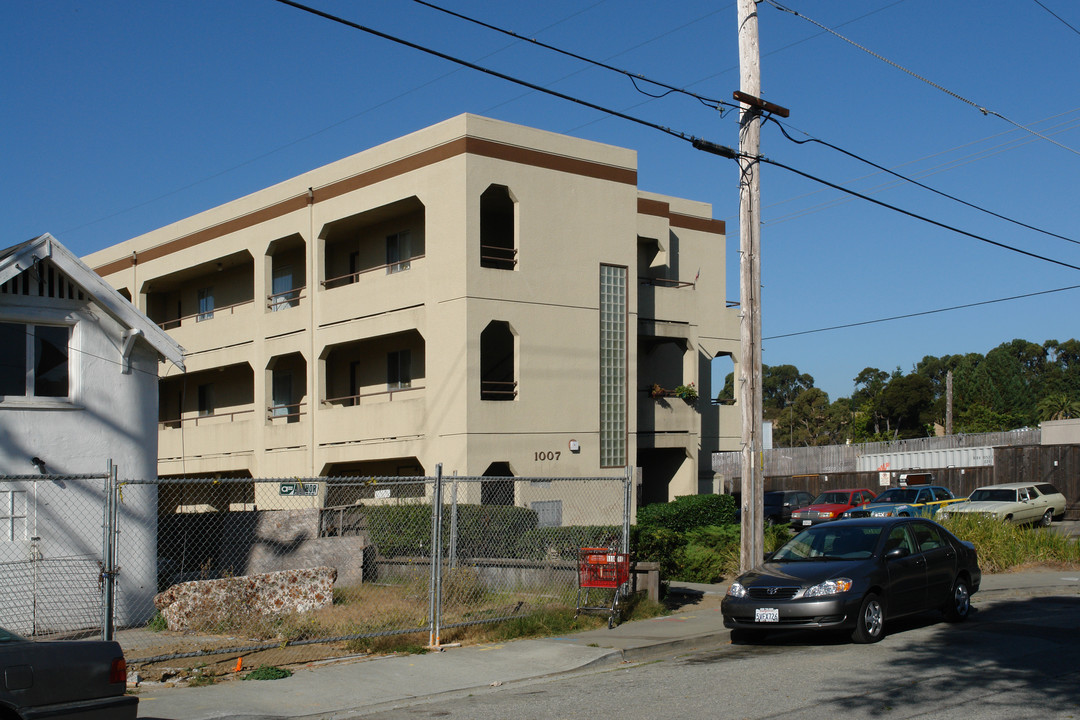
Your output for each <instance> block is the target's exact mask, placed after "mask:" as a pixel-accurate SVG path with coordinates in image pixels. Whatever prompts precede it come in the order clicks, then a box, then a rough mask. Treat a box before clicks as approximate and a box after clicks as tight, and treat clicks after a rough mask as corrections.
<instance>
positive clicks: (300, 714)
mask: <svg viewBox="0 0 1080 720" xmlns="http://www.w3.org/2000/svg"><path fill="white" fill-rule="evenodd" d="M726 589H727V588H726V585H697V584H690V583H673V584H672V592H673V593H676V594H678V595H680V596H681V597H682V598H683V599H684V600H686V604H685V605H684V606H683V607H682V609H681V610H680V611H678V612H676V613H675V614H673V615H670V616H667V617H662V618H653V619H650V620H641V621H637V622H630V623H624V624H622V625H619V626H618V627H615V628H614V629H611V630H608V629H607V628H602V629H599V630H591V631H588V632H583V633H578V634H575V635H573V636H568V637H554V638H546V639H543V640H518V641H514V642H508V643H502V644H489V645H474V646H469V647H461V648H448V649H446V650H444V651H442V652H435V653H429V654H427V655H407V656H393V657H380V658H376V659H367V660H363V661H353V662H338V663H328V664H323V665H312V666H307V667H303V668H300V669H297V670H295V671H294V674H293V676H292V677H289V678H285V679H282V680H273V681H247V682H241V681H229V682H223V683H220V684H217V685H211V686H208V687H197V688H164V687H152V686H144V687H142V688H140V691H139V717H141V718H156V719H161V720H166V719H167V720H181V719H182V720H211V719H212V718H235V719H237V720H239V719H241V718H248V719H251V720H254V719H256V718H304V717H311V718H325V719H327V720H329V719H331V718H345V717H349V716H350V715H352V714H353V713H354V712H360V711H368V712H370V711H373V710H376V709H380V708H389V707H394V706H396V705H401V704H408V703H409V702H411V701H414V700H417V699H420V698H430V697H432V696H438V695H455V694H464V693H469V692H475V691H479V690H482V689H486V688H489V687H493V686H499V685H504V684H508V683H514V682H521V681H525V680H529V679H534V678H542V677H546V676H551V675H558V674H562V673H569V672H573V671H576V670H583V669H586V668H596V667H604V666H614V665H617V664H619V663H621V662H640V661H643V660H649V659H652V658H656V657H661V656H665V655H671V654H676V653H680V652H689V651H693V650H704V649H708V648H715V647H719V646H721V645H725V644H727V643H728V642H729V641H730V639H729V638H730V633H729V631H728V630H725V629H724V625H723V619H722V618H721V615H720V599H721V598H722V597H723V593H724V592H725V591H726ZM1058 594H1069V595H1076V594H1080V571H1077V572H1069V571H1055V570H1031V571H1026V572H1018V573H1007V574H1002V575H985V576H984V577H983V584H982V589H981V590H980V592H979V593H978V594H977V595H975V597H974V598H973V604H974V605H975V606H976V607H978V605H979V603H980V602H981V601H984V600H993V599H995V598H1003V597H1036V596H1045V595H1058Z"/></svg>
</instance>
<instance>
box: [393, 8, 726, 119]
mask: <svg viewBox="0 0 1080 720" xmlns="http://www.w3.org/2000/svg"><path fill="white" fill-rule="evenodd" d="M413 2H415V3H418V4H420V5H423V6H425V7H429V8H431V9H432V10H437V11H439V12H442V13H446V14H447V15H451V16H453V17H456V18H458V19H461V20H465V21H466V22H470V23H474V24H476V25H479V26H481V27H484V28H487V29H489V30H494V31H495V32H498V33H502V34H504V35H509V36H510V37H513V38H516V39H517V40H523V41H525V42H528V43H532V44H533V45H536V46H537V47H542V48H544V49H545V50H551V51H553V52H556V53H559V54H560V55H565V56H566V57H571V58H574V59H575V60H580V61H581V62H584V63H588V64H590V65H595V66H596V67H600V68H604V69H605V70H610V71H612V72H615V73H618V74H620V75H625V76H626V77H627V78H629V79H630V82H631V83H632V84H633V85H634V89H635V90H637V91H638V92H639V93H641V94H642V95H648V96H649V97H651V98H653V99H659V98H662V97H666V96H668V95H670V94H672V93H679V94H682V95H686V96H688V97H691V98H694V99H695V100H697V101H698V102H700V103H701V104H702V105H705V106H706V107H708V108H711V109H713V110H720V111H721V113H723V110H722V108H723V107H728V108H731V109H735V110H737V109H738V108H739V105H738V104H737V103H733V102H727V101H724V100H719V99H716V98H710V97H706V96H704V95H699V94H698V93H694V92H690V91H689V90H687V89H685V88H680V87H677V86H675V85H670V84H668V83H665V82H663V81H661V80H653V79H651V78H648V77H645V76H644V75H641V74H640V73H632V72H630V71H629V70H623V69H622V68H617V67H615V66H613V65H609V64H607V63H605V62H601V61H600V60H593V59H592V58H588V57H585V56H584V55H578V54H577V53H573V52H570V51H569V50H563V49H562V48H558V47H555V46H554V45H549V44H548V43H545V42H541V41H539V40H536V39H533V38H527V37H523V36H521V35H518V34H517V33H515V32H513V31H512V30H506V29H505V28H501V27H499V26H497V25H492V24H490V23H487V22H484V21H483V20H478V19H476V18H473V17H470V16H468V15H464V14H462V13H458V12H455V11H453V10H448V9H446V8H444V7H440V6H438V5H436V4H434V3H431V2H428V1H427V0H413ZM638 81H642V82H646V83H649V84H650V85H655V86H657V87H660V88H664V89H665V90H666V92H663V93H659V94H652V93H648V92H645V91H644V90H642V89H641V88H640V87H639V86H638V84H637V83H638Z"/></svg>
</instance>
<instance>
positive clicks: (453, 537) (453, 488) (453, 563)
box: [447, 470, 458, 570]
mask: <svg viewBox="0 0 1080 720" xmlns="http://www.w3.org/2000/svg"><path fill="white" fill-rule="evenodd" d="M457 494H458V480H457V470H455V471H454V482H453V483H451V485H450V561H449V562H448V563H447V567H449V568H450V569H451V570H453V569H454V568H455V567H457V497H458V495H457Z"/></svg>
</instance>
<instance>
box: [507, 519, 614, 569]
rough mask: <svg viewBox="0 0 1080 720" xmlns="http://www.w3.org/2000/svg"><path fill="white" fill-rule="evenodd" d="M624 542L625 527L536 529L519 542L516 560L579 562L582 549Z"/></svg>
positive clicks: (601, 526)
mask: <svg viewBox="0 0 1080 720" xmlns="http://www.w3.org/2000/svg"><path fill="white" fill-rule="evenodd" d="M621 543H622V528H621V527H619V526H617V525H568V526H566V527H550V528H536V529H535V530H529V531H528V532H526V533H525V534H523V535H522V536H521V537H520V538H519V539H518V541H517V550H516V555H514V557H518V558H522V559H523V560H543V559H552V558H557V559H559V560H570V561H576V560H577V557H578V551H579V550H580V549H581V548H583V547H612V546H615V547H618V546H619V545H620V544H621Z"/></svg>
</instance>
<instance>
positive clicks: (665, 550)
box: [630, 525, 686, 580]
mask: <svg viewBox="0 0 1080 720" xmlns="http://www.w3.org/2000/svg"><path fill="white" fill-rule="evenodd" d="M685 545H686V539H685V538H684V537H683V534H682V533H680V532H675V531H674V530H669V529H667V528H665V527H659V526H644V527H643V526H641V525H635V526H634V527H632V528H630V552H631V553H632V554H633V559H634V560H638V561H641V562H655V563H659V564H660V577H661V578H662V579H664V580H671V579H673V578H677V577H679V573H680V572H681V571H682V568H683V566H684V565H685V563H686V558H685Z"/></svg>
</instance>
